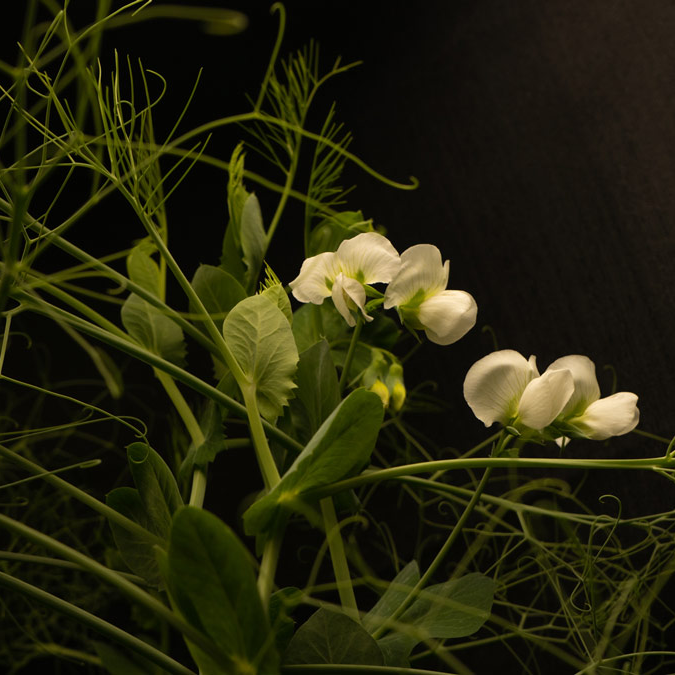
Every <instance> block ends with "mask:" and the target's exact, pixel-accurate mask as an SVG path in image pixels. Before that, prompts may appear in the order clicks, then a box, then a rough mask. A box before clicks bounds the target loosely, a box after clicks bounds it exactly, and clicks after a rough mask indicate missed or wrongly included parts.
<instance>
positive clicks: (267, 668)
mask: <svg viewBox="0 0 675 675" xmlns="http://www.w3.org/2000/svg"><path fill="white" fill-rule="evenodd" d="M162 568H163V570H166V574H167V577H168V578H167V585H168V588H169V591H170V593H171V596H172V598H173V600H174V603H175V604H176V606H177V608H178V609H179V610H180V612H181V613H182V614H183V616H184V617H185V619H186V620H187V621H189V622H190V623H191V624H192V625H193V626H194V627H195V628H197V629H198V630H200V631H202V632H203V633H204V635H205V636H207V637H209V638H210V639H211V640H213V642H214V643H215V644H217V645H218V646H219V647H220V648H221V649H222V650H223V651H224V652H225V653H226V654H227V655H228V656H230V662H229V663H218V664H216V663H215V662H214V661H213V660H212V659H211V658H210V657H208V656H206V655H205V654H204V653H203V652H202V651H201V650H199V649H197V648H195V647H194V645H190V648H191V651H192V654H193V656H194V658H195V661H196V662H197V664H198V666H199V668H200V672H202V673H203V675H245V674H246V675H248V674H250V673H256V674H257V675H278V672H279V666H278V661H279V659H278V656H277V653H276V651H275V648H274V639H273V637H272V635H271V634H270V627H269V623H268V620H267V616H266V613H265V611H264V609H263V607H262V603H261V601H260V595H259V593H258V588H257V585H256V577H255V574H254V572H253V566H252V564H251V561H250V558H249V554H248V551H247V550H246V548H245V547H244V545H243V544H242V543H241V542H240V541H239V539H238V538H237V537H236V535H235V534H234V533H233V532H232V530H231V529H230V528H229V527H228V526H227V525H226V524H225V523H223V522H222V521H221V520H220V519H218V518H217V517H216V516H214V515H213V514H211V513H209V512H208V511H204V510H202V509H197V508H194V507H191V506H186V507H183V508H181V509H179V510H178V511H177V512H176V514H175V516H174V519H173V525H172V528H171V539H170V544H169V550H168V555H167V556H166V558H165V559H164V562H163V564H162Z"/></svg>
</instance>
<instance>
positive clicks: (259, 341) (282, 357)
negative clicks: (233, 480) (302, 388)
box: [223, 295, 298, 421]
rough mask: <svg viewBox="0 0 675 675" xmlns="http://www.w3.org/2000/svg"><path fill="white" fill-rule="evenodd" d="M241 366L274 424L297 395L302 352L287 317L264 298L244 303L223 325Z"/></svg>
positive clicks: (263, 410)
mask: <svg viewBox="0 0 675 675" xmlns="http://www.w3.org/2000/svg"><path fill="white" fill-rule="evenodd" d="M223 336H224V337H225V341H226V342H227V345H228V347H229V348H230V350H231V351H232V354H233V355H234V358H235V359H236V360H237V363H238V364H239V366H240V367H241V369H242V370H243V371H244V374H245V375H246V377H247V378H248V379H249V381H250V382H251V383H253V384H254V385H255V389H256V397H257V401H258V407H259V408H260V413H261V415H262V416H263V417H265V419H267V420H270V421H274V420H275V419H276V418H277V417H278V416H279V415H280V414H281V412H282V410H283V407H284V406H285V405H286V404H287V403H288V400H289V398H290V397H291V396H292V394H293V389H294V388H295V383H294V382H293V376H294V375H295V370H296V367H297V363H298V350H297V348H296V346H295V340H294V339H293V334H292V332H291V327H290V324H289V323H288V319H287V318H286V317H285V316H284V313H283V312H282V311H281V310H280V309H279V308H278V307H277V306H276V305H275V304H274V303H272V301H271V300H269V299H268V298H267V297H265V296H264V295H254V296H251V297H250V298H246V299H245V300H242V301H241V302H240V303H239V304H238V305H237V306H236V307H235V308H234V309H233V310H232V311H231V312H230V313H229V314H228V315H227V318H226V319H225V323H224V324H223Z"/></svg>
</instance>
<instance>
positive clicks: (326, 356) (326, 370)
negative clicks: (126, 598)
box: [291, 340, 340, 443]
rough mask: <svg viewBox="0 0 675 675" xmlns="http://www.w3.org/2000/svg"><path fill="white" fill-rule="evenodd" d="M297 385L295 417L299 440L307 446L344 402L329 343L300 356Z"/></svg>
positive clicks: (292, 408) (293, 411)
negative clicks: (341, 399) (339, 404)
mask: <svg viewBox="0 0 675 675" xmlns="http://www.w3.org/2000/svg"><path fill="white" fill-rule="evenodd" d="M297 383H298V389H297V391H296V392H295V398H294V399H293V400H292V401H291V415H292V419H293V425H294V427H295V429H296V431H297V435H298V438H299V440H300V441H302V442H305V443H306V442H307V441H308V440H309V439H310V438H311V437H312V436H313V435H314V434H315V433H316V432H317V431H318V429H319V427H320V426H321V424H322V423H323V421H324V420H325V419H326V418H327V417H328V416H329V415H330V414H331V413H332V412H333V410H335V408H336V407H337V405H338V403H339V402H340V387H339V383H338V376H337V371H336V370H335V365H334V363H333V359H332V358H331V355H330V347H329V346H328V343H327V342H326V341H325V340H321V341H320V342H317V343H315V344H314V345H312V346H311V347H309V348H308V349H306V350H305V351H304V352H302V353H301V354H300V360H299V362H298V375H297Z"/></svg>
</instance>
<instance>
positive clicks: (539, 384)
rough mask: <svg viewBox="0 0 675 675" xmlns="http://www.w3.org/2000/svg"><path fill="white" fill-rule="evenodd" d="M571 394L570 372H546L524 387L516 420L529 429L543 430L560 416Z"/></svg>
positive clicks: (572, 388) (571, 379) (572, 387)
mask: <svg viewBox="0 0 675 675" xmlns="http://www.w3.org/2000/svg"><path fill="white" fill-rule="evenodd" d="M573 393H574V378H573V377H572V373H571V371H569V370H547V371H546V372H545V373H544V374H543V375H542V376H541V377H537V378H535V379H534V380H532V381H531V382H530V383H529V384H528V385H527V387H525V391H523V395H522V396H521V398H520V404H519V405H518V419H519V420H520V421H521V422H522V423H523V424H524V425H525V426H526V427H530V429H543V428H544V427H546V426H548V425H549V424H550V423H551V422H553V420H554V419H555V418H556V417H557V416H558V415H559V414H560V411H561V410H562V409H563V408H564V407H565V404H566V403H567V401H569V399H570V396H572V394H573Z"/></svg>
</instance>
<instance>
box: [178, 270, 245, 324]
mask: <svg viewBox="0 0 675 675" xmlns="http://www.w3.org/2000/svg"><path fill="white" fill-rule="evenodd" d="M191 285H192V288H193V289H194V291H195V293H196V294H197V295H198V296H199V299H200V300H201V301H202V304H203V305H204V307H205V309H206V311H207V312H208V313H209V315H211V317H212V318H213V320H214V321H215V322H216V323H217V324H219V322H220V321H223V320H224V319H225V316H226V315H227V313H228V312H229V311H230V310H231V309H232V308H233V307H234V306H235V305H236V304H237V303H238V302H241V301H242V300H243V299H244V298H245V297H246V291H245V290H244V287H243V286H242V285H241V284H240V283H239V282H238V281H237V280H236V279H235V278H234V277H233V276H232V275H231V274H230V273H229V272H226V271H225V270H224V269H222V268H221V267H214V266H213V265H200V266H199V267H198V268H197V271H196V272H195V275H194V277H193V278H192V282H191ZM190 312H192V313H197V312H198V309H197V307H195V305H194V303H192V302H191V303H190ZM198 321H199V319H198Z"/></svg>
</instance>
